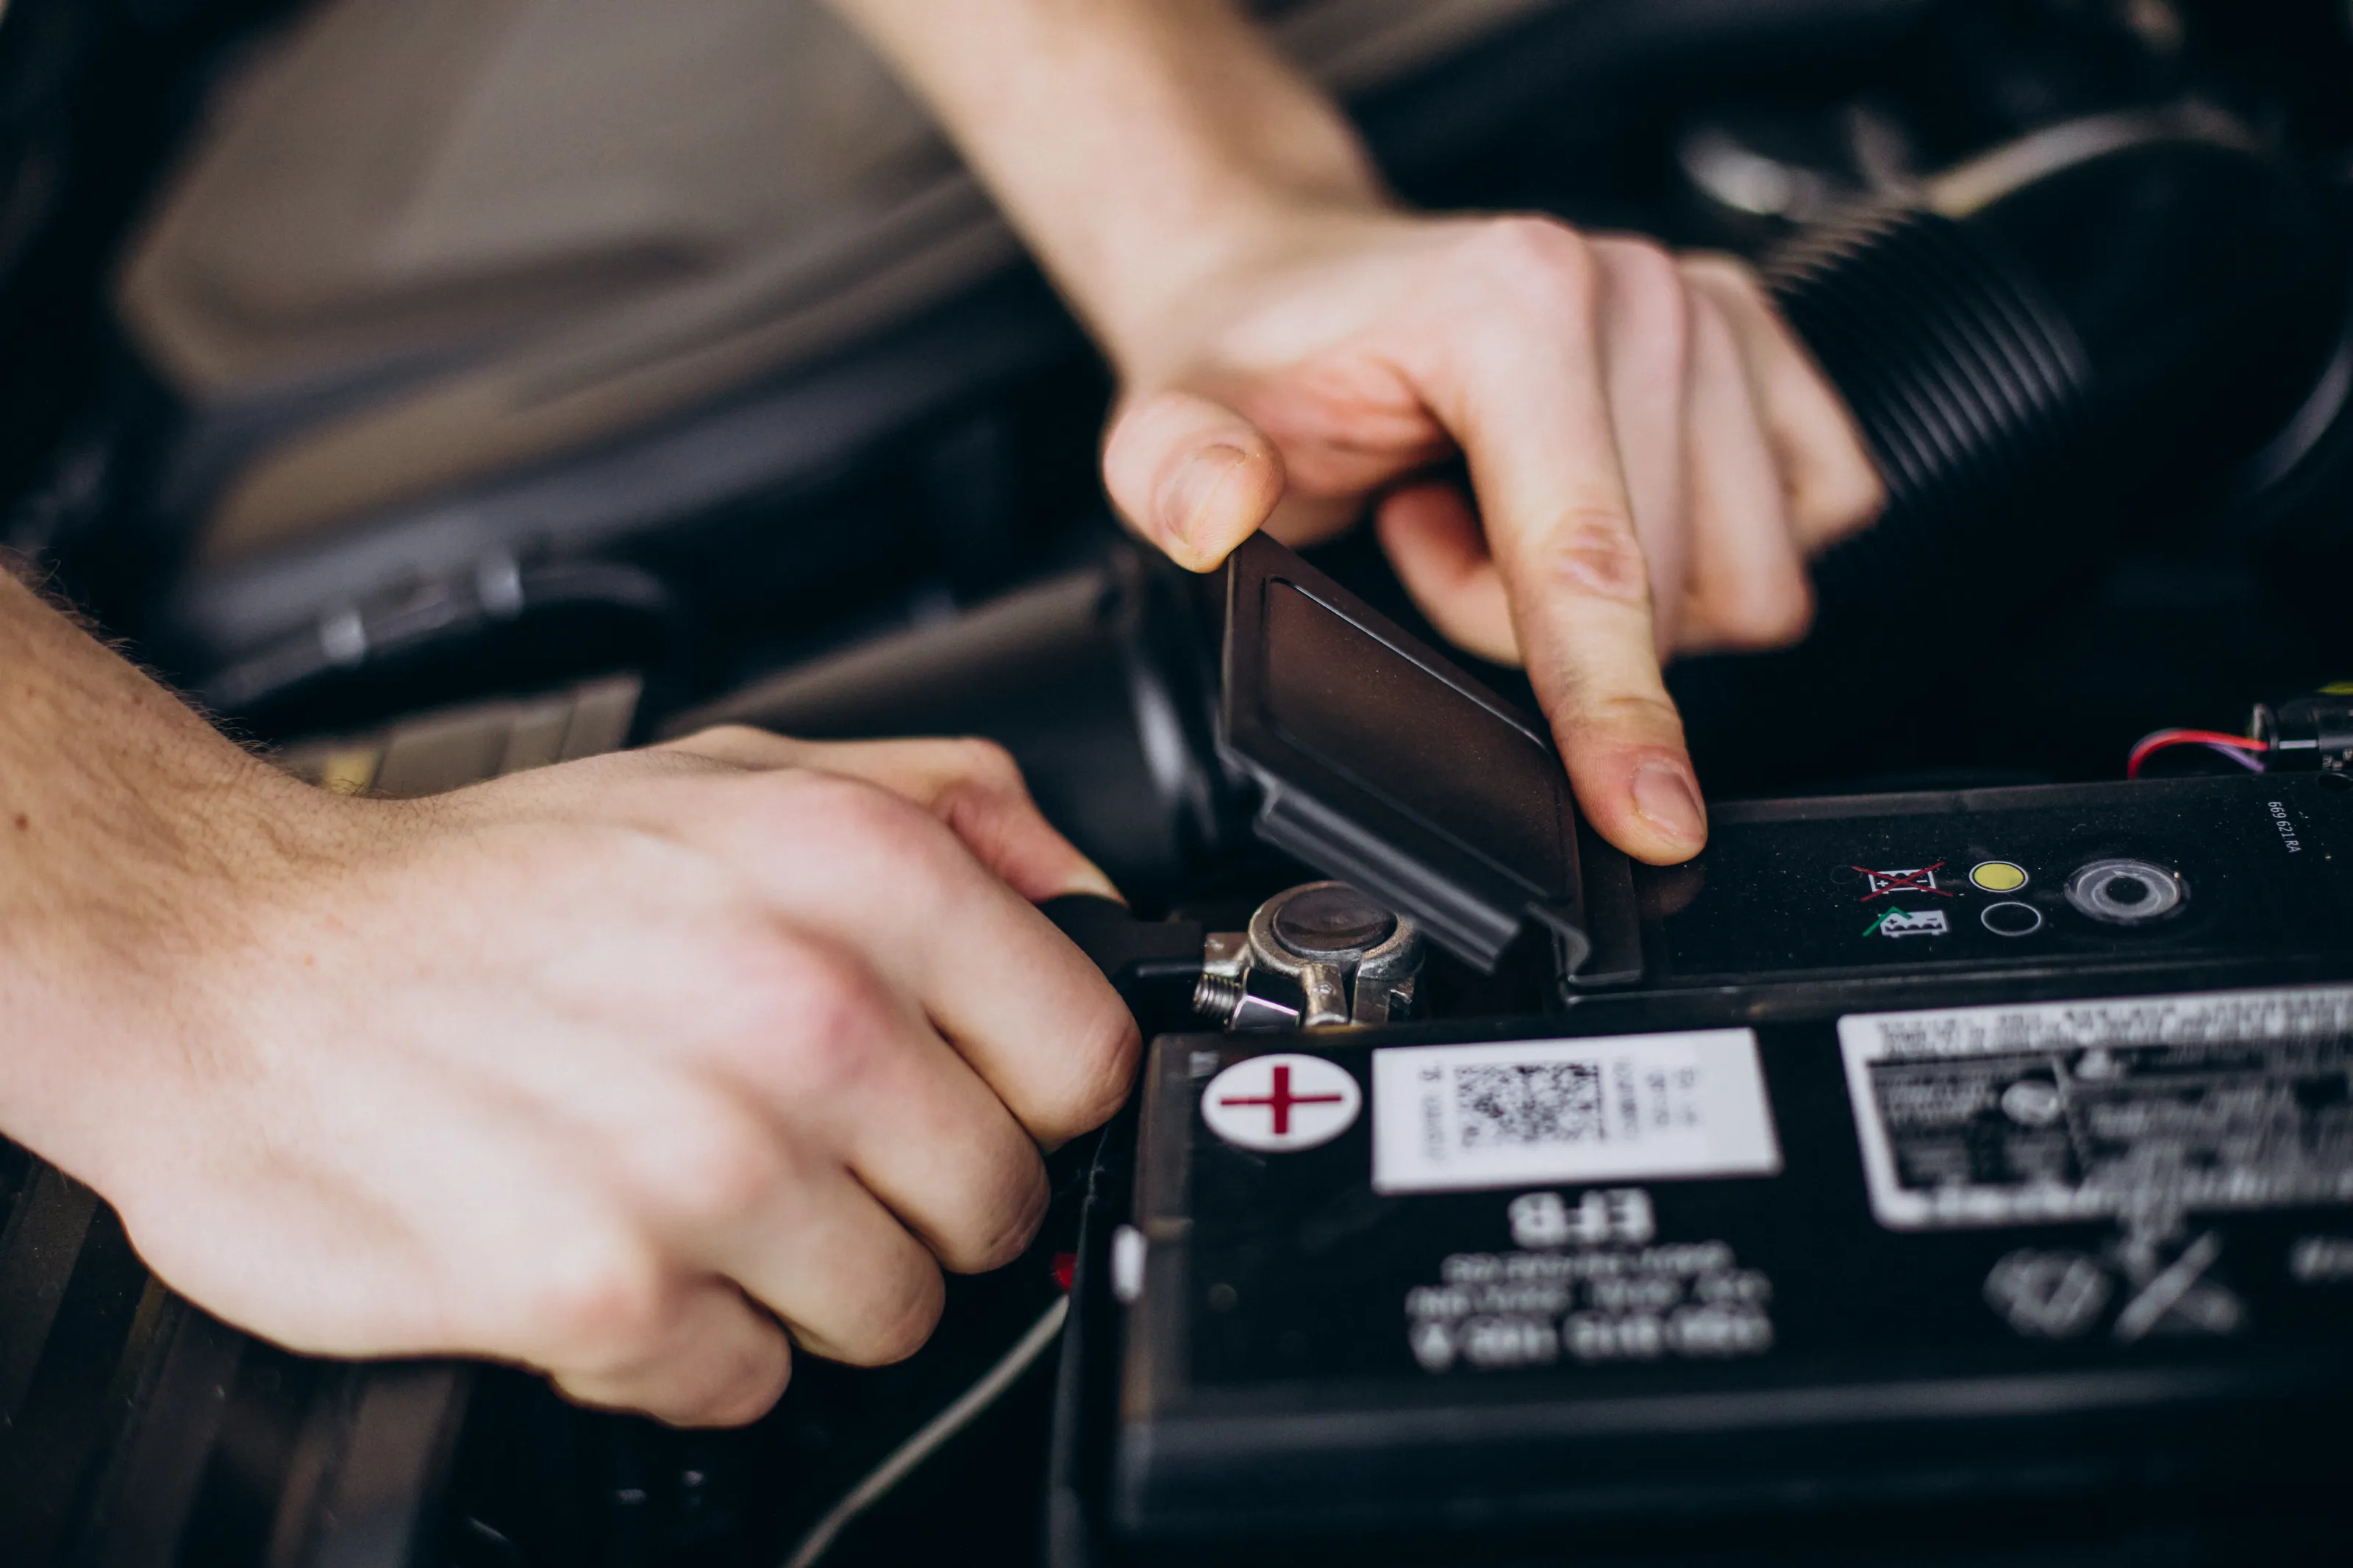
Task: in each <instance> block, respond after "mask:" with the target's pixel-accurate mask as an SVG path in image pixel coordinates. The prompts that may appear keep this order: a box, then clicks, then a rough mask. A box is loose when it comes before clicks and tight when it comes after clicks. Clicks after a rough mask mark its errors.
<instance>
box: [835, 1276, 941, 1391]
mask: <svg viewBox="0 0 2353 1568" xmlns="http://www.w3.org/2000/svg"><path fill="white" fill-rule="evenodd" d="M946 1306H947V1283H946V1281H945V1280H944V1279H941V1277H940V1271H939V1269H938V1268H934V1267H933V1266H931V1265H930V1264H928V1263H926V1264H925V1265H924V1266H923V1268H921V1269H918V1270H916V1271H915V1273H914V1276H913V1279H910V1280H909V1281H908V1288H907V1289H904V1290H902V1291H901V1292H900V1293H899V1294H898V1295H897V1296H896V1297H895V1298H894V1299H893V1300H890V1301H889V1302H886V1303H885V1304H884V1305H883V1306H882V1308H881V1310H879V1311H877V1312H876V1313H875V1314H874V1317H873V1320H872V1321H871V1323H870V1324H869V1325H868V1327H867V1329H866V1331H865V1332H863V1333H862V1334H861V1335H860V1338H859V1341H858V1342H857V1343H856V1344H854V1345H852V1346H850V1347H849V1358H848V1359H849V1361H850V1363H851V1364H852V1365H856V1366H888V1365H890V1364H891V1363H893V1362H902V1361H905V1360H906V1359H907V1358H908V1357H909V1356H911V1355H913V1354H914V1353H915V1352H917V1351H919V1350H922V1349H923V1346H924V1344H925V1343H926V1342H928V1341H929V1340H930V1339H931V1337H932V1331H933V1330H934V1329H936V1328H938V1327H939V1325H940V1314H941V1313H942V1312H943V1311H944V1310H946Z"/></svg>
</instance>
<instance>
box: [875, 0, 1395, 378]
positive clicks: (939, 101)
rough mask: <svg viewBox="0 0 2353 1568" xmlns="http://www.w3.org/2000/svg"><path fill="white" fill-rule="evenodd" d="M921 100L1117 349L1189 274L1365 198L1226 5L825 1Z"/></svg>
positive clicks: (1304, 90)
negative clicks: (1306, 217) (1312, 217)
mask: <svg viewBox="0 0 2353 1568" xmlns="http://www.w3.org/2000/svg"><path fill="white" fill-rule="evenodd" d="M833 3H834V4H835V5H836V6H837V7H838V8H839V10H840V11H842V12H843V13H844V14H845V15H846V16H849V18H850V19H851V20H852V21H853V22H854V23H856V24H857V25H858V26H860V28H861V29H862V30H863V31H864V32H865V33H866V34H867V35H868V37H870V38H871V40H872V41H873V42H874V43H875V45H876V46H877V47H879V48H880V49H881V50H882V52H883V53H884V54H885V55H886V56H888V57H889V58H891V60H892V63H893V64H894V65H895V66H896V67H897V68H899V70H900V71H901V73H902V75H903V76H905V77H906V78H907V79H908V80H909V81H910V82H912V83H913V85H914V87H915V88H916V89H917V90H918V91H920V92H921V93H922V94H923V96H924V98H925V99H926V100H929V102H930V103H931V105H932V107H933V109H934V111H935V112H936V113H937V114H938V115H939V117H940V119H941V120H942V121H943V122H944V125H945V127H946V129H947V131H948V133H949V134H950V135H951V136H952V137H954V138H955V141H956V142H957V143H958V144H959V146H960V147H961V148H962V149H963V151H964V153H965V156H966V158H967V159H968V160H969V161H970V162H971V163H972V164H973V166H974V167H975V168H976V170H977V171H978V173H979V174H980V175H981V176H982V178H983V179H984V180H985V181H986V182H987V184H989V186H990V187H991V189H992V190H993V191H994V192H995V193H996V195H997V199H998V201H999V202H1000V203H1001V204H1002V205H1003V206H1004V207H1005V209H1006V211H1007V213H1008V216H1010V217H1011V219H1012V221H1013V222H1014V224H1015V226H1018V228H1019V229H1020V230H1021V231H1022V233H1023V235H1024V237H1026V238H1027V239H1028V240H1029V244H1030V245H1031V247H1033V248H1034V249H1035V250H1036V251H1037V253H1038V254H1039V257H1040V258H1042V259H1043V261H1044V262H1045V265H1046V267H1047V268H1048V269H1049V270H1050V272H1051V273H1052V274H1053V276H1054V278H1055V280H1056V282H1057V283H1058V284H1059V285H1060V287H1061V289H1063V291H1064V292H1065V293H1066V294H1067V295H1068V296H1069V297H1070V298H1071V300H1072V302H1073V303H1074V305H1075V306H1076V307H1077V309H1078V310H1079V311H1080V312H1081V313H1082V315H1084V316H1085V317H1086V318H1087V319H1088V321H1089V322H1090V324H1091V325H1092V327H1093V328H1094V330H1095V331H1096V332H1097V333H1098V334H1099V335H1100V336H1101V337H1102V338H1103V341H1104V342H1105V343H1106V345H1107V346H1108V347H1109V348H1110V349H1111V351H1112V353H1113V355H1114V356H1115V357H1118V358H1120V359H1121V360H1122V361H1123V362H1132V361H1134V360H1137V359H1147V358H1149V357H1150V353H1151V351H1150V348H1149V344H1150V342H1151V341H1152V340H1153V339H1154V338H1155V335H1156V328H1155V324H1156V323H1157V322H1158V321H1160V320H1161V319H1162V318H1164V317H1165V316H1166V314H1168V313H1169V312H1170V311H1172V310H1181V309H1182V307H1183V303H1184V300H1185V297H1186V295H1187V292H1188V290H1189V289H1192V288H1193V287H1194V286H1195V285H1196V284H1197V283H1198V280H1199V279H1203V278H1206V277H1208V276H1211V275H1214V274H1216V273H1218V272H1220V271H1222V270H1225V269H1227V268H1230V267H1233V266H1235V265H1237V264H1238V263H1240V262H1241V261H1243V260H1244V259H1246V258H1248V259H1260V258H1264V257H1265V255H1266V253H1268V252H1269V251H1279V250H1280V249H1281V248H1282V247H1284V246H1286V245H1289V244H1292V243H1293V236H1295V235H1296V233H1297V232H1298V230H1299V226H1300V219H1301V216H1302V214H1303V213H1314V212H1319V211H1322V212H1329V213H1333V214H1345V213H1349V212H1354V211H1362V210H1365V209H1367V208H1371V207H1376V206H1377V205H1380V203H1381V201H1382V197H1381V194H1380V190H1379V184H1378V181H1377V178H1376V176H1375V175H1374V174H1373V172H1372V168H1371V165H1370V163H1369V162H1368V161H1367V159H1366V156H1365V153H1364V151H1363V149H1362V147H1361V146H1360V145H1359V144H1358V142H1357V141H1356V136H1355V133H1354V132H1353V131H1352V130H1351V129H1350V128H1349V126H1348V124H1347V122H1346V121H1345V120H1344V119H1343V118H1342V117H1341V116H1340V114H1339V113H1338V111H1337V110H1335V109H1334V107H1333V106H1332V105H1331V103H1330V102H1329V101H1328V100H1325V99H1324V97H1323V96H1322V95H1321V94H1320V93H1319V92H1318V91H1317V90H1316V89H1315V88H1314V86H1313V85H1312V84H1311V83H1309V82H1308V81H1307V80H1305V79H1303V77H1301V76H1300V75H1299V73H1297V72H1296V71H1294V70H1293V68H1291V67H1290V65H1289V64H1288V63H1287V62H1285V61H1284V60H1283V59H1282V58H1281V57H1280V56H1278V55H1277V54H1276V53H1275V52H1274V50H1273V49H1272V47H1271V46H1270V45H1269V43H1268V41H1267V39H1266V38H1265V37H1264V35H1263V34H1262V33H1261V31H1260V30H1259V29H1258V28H1257V27H1256V26H1254V25H1253V24H1252V23H1251V22H1250V19H1249V18H1247V17H1246V16H1242V15H1241V14H1240V12H1239V11H1238V10H1237V9H1236V8H1235V7H1234V5H1231V4H1230V3H1229V0H987V3H982V0H958V3H957V4H953V5H941V4H939V3H938V0H833Z"/></svg>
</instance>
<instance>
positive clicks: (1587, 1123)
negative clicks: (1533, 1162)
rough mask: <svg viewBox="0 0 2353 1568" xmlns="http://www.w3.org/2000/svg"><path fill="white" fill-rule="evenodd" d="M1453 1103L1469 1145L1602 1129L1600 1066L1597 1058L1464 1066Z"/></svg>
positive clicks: (1579, 1137) (1568, 1137)
mask: <svg viewBox="0 0 2353 1568" xmlns="http://www.w3.org/2000/svg"><path fill="white" fill-rule="evenodd" d="M1454 1105H1455V1109H1456V1110H1458V1111H1460V1112H1461V1119H1460V1121H1459V1123H1458V1125H1459V1126H1460V1128H1461V1138H1462V1147H1463V1148H1464V1149H1465V1150H1471V1149H1487V1148H1493V1147H1496V1146H1498V1145H1502V1144H1510V1143H1576V1142H1582V1141H1583V1140H1585V1139H1588V1138H1599V1137H1601V1136H1602V1135H1603V1126H1602V1106H1601V1068H1600V1066H1599V1064H1598V1063H1594V1062H1509V1063H1482V1064H1480V1065H1477V1066H1468V1065H1465V1066H1460V1067H1457V1068H1455V1069H1454Z"/></svg>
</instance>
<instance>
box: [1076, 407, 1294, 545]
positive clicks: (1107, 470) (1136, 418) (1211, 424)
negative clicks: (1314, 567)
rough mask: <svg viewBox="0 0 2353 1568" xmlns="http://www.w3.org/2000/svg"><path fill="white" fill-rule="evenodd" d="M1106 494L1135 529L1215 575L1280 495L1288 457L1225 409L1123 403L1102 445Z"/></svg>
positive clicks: (1253, 426)
mask: <svg viewBox="0 0 2353 1568" xmlns="http://www.w3.org/2000/svg"><path fill="white" fill-rule="evenodd" d="M1103 488H1104V489H1107V490H1109V491H1110V492H1111V500H1112V504H1113V506H1115V507H1117V508H1118V509H1119V512H1120V515H1121V516H1122V517H1124V518H1125V519H1126V520H1127V522H1128V526H1130V527H1131V528H1133V529H1134V530H1135V531H1137V532H1138V533H1140V534H1142V535H1143V536H1144V537H1145V538H1146V539H1148V540H1150V541H1151V542H1153V543H1155V544H1156V545H1158V546H1159V547H1160V548H1161V549H1162V550H1163V551H1166V552H1167V554H1168V557H1169V559H1170V560H1172V561H1174V562H1176V563H1177V564H1178V565H1180V566H1183V567H1186V568H1187V570H1190V571H1194V572H1207V571H1208V570H1209V569H1210V568H1211V567H1213V566H1215V565H1217V564H1218V563H1219V562H1221V561H1223V560H1224V559H1225V558H1226V556H1227V554H1228V552H1230V551H1231V550H1232V549H1233V548H1234V546H1235V545H1237V544H1240V542H1242V541H1243V540H1245V539H1248V538H1249V537H1250V535H1251V534H1252V533H1254V532H1256V531H1258V527H1259V525H1260V524H1261V523H1262V522H1264V521H1266V519H1267V514H1268V513H1270V512H1271V511H1272V510H1274V503H1275V502H1276V501H1277V500H1281V499H1282V455H1281V454H1280V453H1278V452H1277V451H1276V450H1275V448H1274V443H1273V442H1272V441H1270V440H1268V439H1267V437H1266V434H1265V432H1263V431H1261V429H1259V427H1258V426H1255V425H1252V424H1251V423H1250V421H1249V420H1247V419H1245V418H1243V417H1242V416H1240V415H1239V414H1237V413H1235V412H1234V411H1233V410H1232V409H1230V408H1228V407H1226V406H1225V405H1222V404H1219V403H1212V402H1211V401H1209V400H1208V398H1206V397H1197V396H1195V395H1193V394H1191V393H1189V392H1160V393H1155V394H1153V395H1150V396H1148V397H1144V398H1140V399H1137V400H1136V401H1135V402H1133V403H1130V404H1126V405H1123V406H1122V407H1121V408H1120V410H1119V412H1118V413H1117V414H1116V415H1115V416H1113V420H1112V426H1111V435H1110V437H1108V438H1107V439H1106V440H1105V441H1104V442H1103Z"/></svg>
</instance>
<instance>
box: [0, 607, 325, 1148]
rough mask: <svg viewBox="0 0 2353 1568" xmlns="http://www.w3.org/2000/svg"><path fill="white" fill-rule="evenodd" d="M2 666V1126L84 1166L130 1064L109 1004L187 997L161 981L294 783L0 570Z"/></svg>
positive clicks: (248, 858)
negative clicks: (89, 1117)
mask: <svg viewBox="0 0 2353 1568" xmlns="http://www.w3.org/2000/svg"><path fill="white" fill-rule="evenodd" d="M0 679H5V686H0V1018H5V1020H6V1024H5V1032H6V1038H7V1048H6V1050H5V1054H0V1130H5V1131H7V1132H9V1133H10V1134H12V1135H14V1136H16V1137H18V1138H20V1139H25V1140H26V1141H29V1142H34V1143H36V1144H37V1146H41V1147H42V1148H43V1152H49V1153H52V1154H53V1155H54V1156H55V1157H58V1158H60V1159H63V1160H67V1161H69V1163H77V1164H79V1163H81V1156H82V1155H83V1153H84V1152H85V1151H86V1150H87V1149H88V1148H89V1147H90V1144H91V1142H92V1133H93V1131H94V1130H93V1129H91V1128H90V1127H88V1126H85V1125H80V1123H82V1122H83V1121H84V1119H85V1114H86V1113H90V1112H92V1111H93V1110H94V1109H95V1107H96V1106H97V1105H98V1103H99V1101H100V1100H102V1099H103V1096H102V1095H100V1094H98V1093H96V1092H94V1090H95V1089H97V1088H98V1087H99V1086H100V1084H102V1083H103V1082H104V1081H106V1079H107V1078H108V1077H109V1076H110V1075H119V1074H120V1073H121V1072H123V1071H126V1070H131V1069H130V1068H129V1067H128V1064H127V1063H126V1062H125V1061H121V1060H115V1059H112V1058H113V1056H114V1054H115V1052H116V1049H117V1047H121V1046H124V1045H125V1044H126V1043H127V1042H125V1041H124V1040H123V1039H122V1037H121V1031H119V1030H117V1029H115V1028H113V1027H111V1025H110V1019H114V1018H121V1017H142V1018H147V1019H155V1018H160V1017H164V1016H171V1015H172V1014H174V1013H175V1012H184V1011H185V1009H186V1008H189V1007H192V1006H193V1005H195V1001H196V998H195V996H194V995H193V994H179V995H178V996H176V998H175V997H174V996H173V995H170V994H166V993H174V992H179V991H180V990H181V986H182V976H183V975H185V973H187V971H186V969H185V966H184V965H183V963H182V962H181V960H182V959H183V958H184V957H185V955H186V954H187V953H188V952H190V951H191V950H192V949H194V948H195V947H197V946H199V945H201V944H202V943H204V942H208V941H213V940H216V939H217V938H218V937H219V936H220V935H221V934H222V933H221V932H220V931H218V929H217V921H216V916H215V914H214V913H212V912H211V911H215V910H218V909H220V908H221V907H222V900H220V898H219V897H218V894H219V891H220V890H221V889H223V888H225V887H226V886H228V885H231V884H234V883H237V882H239V881H242V880H245V879H249V878H250V877H252V876H253V875H255V874H256V873H257V872H258V871H259V869H260V868H261V863H262V862H263V861H265V860H267V858H269V833H268V832H267V829H266V813H265V811H264V810H263V809H260V808H262V807H263V805H264V803H265V802H266V801H268V800H270V799H274V798H275V797H276V796H277V795H279V794H280V791H281V790H282V792H283V793H284V794H285V795H287V796H288V797H289V799H290V800H299V798H300V795H301V786H300V785H297V784H293V782H292V781H291V780H285V779H280V778H279V777H278V776H277V775H275V774H272V773H270V772H269V770H268V769H267V768H266V767H264V766H263V764H261V763H259V762H257V761H255V760H254V759H253V758H251V757H249V756H248V755H246V754H245V753H244V752H241V751H239V750H238V749H237V747H236V746H234V745H232V744H230V743H229V742H227V741H226V740H224V739H223V738H222V737H221V736H220V735H218V734H217V733H216V732H215V731H213V730H212V729H211V727H210V726H208V725H207V724H206V723H205V722H204V721H203V720H202V719H200V718H199V717H197V716H196V715H195V713H193V712H191V711H190V710H188V709H187V708H186V707H185V705H183V704H182V703H180V702H179V701H177V700H175V699H174V698H173V696H172V695H171V694H170V693H169V692H167V691H165V690H164V689H163V688H161V687H160V686H158V685H156V684H155V682H153V680H151V679H148V678H147V677H145V676H144V675H142V674H141V673H140V672H139V671H138V670H137V669H135V668H132V666H131V665H130V664H128V663H126V662H125V661H124V660H122V659H121V658H118V657H117V656H116V655H115V654H113V653H112V652H111V651H109V650H108V649H107V648H105V647H101V646H100V644H99V643H97V642H96V641H94V640H93V639H92V638H91V637H89V636H88V635H87V634H85V633H84V632H83V631H81V630H80V629H79V627H77V626H74V625H73V624H72V623H71V622H69V621H68V620H67V619H66V618H65V617H64V616H61V615H59V614H58V613H57V612H56V611H55V610H52V609H51V608H49V607H48V606H47V605H45V604H43V603H42V602H41V601H40V600H39V598H38V597H37V596H36V595H34V594H33V593H31V592H30V591H29V590H27V589H26V588H25V587H24V586H23V585H22V584H19V583H18V582H17V581H16V579H15V578H14V577H12V576H10V575H8V574H6V573H5V572H0ZM142 1032H143V1031H142ZM135 1044H136V1045H139V1046H148V1045H159V1044H164V1042H161V1041H155V1040H152V1039H150V1040H142V1041H138V1042H135ZM83 1173H85V1174H89V1173H90V1172H88V1171H86V1170H85V1171H84V1172H83Z"/></svg>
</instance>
